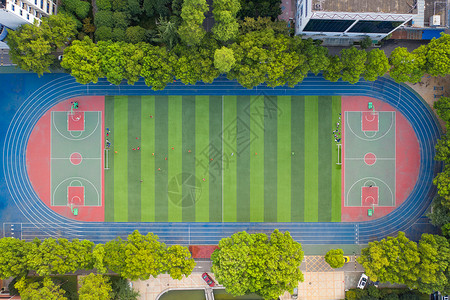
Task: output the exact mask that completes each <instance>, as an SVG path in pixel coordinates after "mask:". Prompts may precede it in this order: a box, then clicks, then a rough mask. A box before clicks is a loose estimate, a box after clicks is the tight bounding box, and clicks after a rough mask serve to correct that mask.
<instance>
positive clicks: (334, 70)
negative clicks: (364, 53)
mask: <svg viewBox="0 0 450 300" xmlns="http://www.w3.org/2000/svg"><path fill="white" fill-rule="evenodd" d="M343 69H344V64H343V63H342V61H341V59H340V58H339V56H337V55H334V56H332V57H330V63H329V64H328V66H327V68H326V69H325V70H324V73H323V77H324V78H325V79H326V80H328V81H331V82H336V81H338V80H339V78H341V77H342V73H341V72H342V70H343Z"/></svg>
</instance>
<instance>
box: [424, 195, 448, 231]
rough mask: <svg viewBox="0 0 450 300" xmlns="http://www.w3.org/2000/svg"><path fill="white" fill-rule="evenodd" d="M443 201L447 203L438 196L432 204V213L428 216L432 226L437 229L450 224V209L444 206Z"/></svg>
mask: <svg viewBox="0 0 450 300" xmlns="http://www.w3.org/2000/svg"><path fill="white" fill-rule="evenodd" d="M443 200H444V201H445V199H443V198H442V197H440V196H436V197H435V198H434V199H433V202H432V203H431V212H430V213H428V214H427V217H428V218H429V219H430V222H431V224H433V225H434V226H436V227H442V226H444V225H445V224H448V223H450V207H446V206H444V205H442V202H443Z"/></svg>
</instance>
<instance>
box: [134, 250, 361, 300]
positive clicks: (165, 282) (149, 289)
mask: <svg viewBox="0 0 450 300" xmlns="http://www.w3.org/2000/svg"><path fill="white" fill-rule="evenodd" d="M355 258H356V257H355V256H350V262H349V263H347V264H345V266H344V267H342V268H340V269H332V268H331V267H330V266H329V265H328V264H327V263H326V262H325V260H324V257H323V256H319V255H308V256H305V258H304V260H303V262H302V264H301V266H300V269H301V270H302V272H303V275H304V279H305V280H304V281H303V282H301V283H299V285H298V299H299V300H300V299H303V300H321V299H324V300H325V299H327V300H333V299H344V298H345V290H346V289H349V288H354V287H355V286H356V283H355V281H356V282H357V281H358V280H359V277H360V276H361V273H362V272H363V268H362V267H361V265H359V264H358V263H357V262H356V261H355ZM209 264H210V262H205V263H204V264H203V265H202V266H201V268H199V269H196V272H193V273H192V274H191V275H190V276H189V277H187V278H186V277H183V279H182V280H174V279H172V278H170V276H169V275H166V274H164V275H160V276H158V278H150V279H149V280H145V281H140V280H138V281H134V282H133V286H134V289H136V290H138V291H139V293H140V294H141V297H140V299H141V300H156V299H157V297H158V295H160V294H162V293H163V292H165V291H169V290H172V289H206V288H208V285H207V284H206V283H205V281H204V280H203V279H202V277H201V275H202V273H203V272H208V274H209V275H210V276H211V277H212V278H213V279H214V281H216V280H215V278H214V274H212V273H211V272H210V268H209V267H208V265H209ZM200 270H201V271H200ZM216 287H218V288H221V287H222V286H221V285H219V284H217V281H216ZM280 299H281V300H290V299H291V295H290V294H289V293H285V294H284V295H283V296H281V297H280Z"/></svg>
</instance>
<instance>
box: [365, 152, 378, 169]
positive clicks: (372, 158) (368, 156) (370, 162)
mask: <svg viewBox="0 0 450 300" xmlns="http://www.w3.org/2000/svg"><path fill="white" fill-rule="evenodd" d="M364 162H365V163H366V164H367V165H369V166H371V165H373V164H374V163H376V162H377V157H376V156H375V154H373V153H367V154H366V155H364Z"/></svg>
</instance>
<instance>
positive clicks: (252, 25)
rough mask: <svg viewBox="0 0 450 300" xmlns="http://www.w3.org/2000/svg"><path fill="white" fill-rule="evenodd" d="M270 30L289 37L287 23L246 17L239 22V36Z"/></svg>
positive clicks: (267, 18) (266, 18)
mask: <svg viewBox="0 0 450 300" xmlns="http://www.w3.org/2000/svg"><path fill="white" fill-rule="evenodd" d="M269 28H270V29H272V30H273V31H274V32H275V34H284V35H286V36H289V29H288V26H287V23H286V22H285V21H283V20H276V21H272V20H271V19H270V18H269V17H264V18H262V17H258V18H250V17H245V18H244V20H239V35H244V34H246V33H249V32H252V31H262V30H266V29H269ZM325 49H326V48H325Z"/></svg>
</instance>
